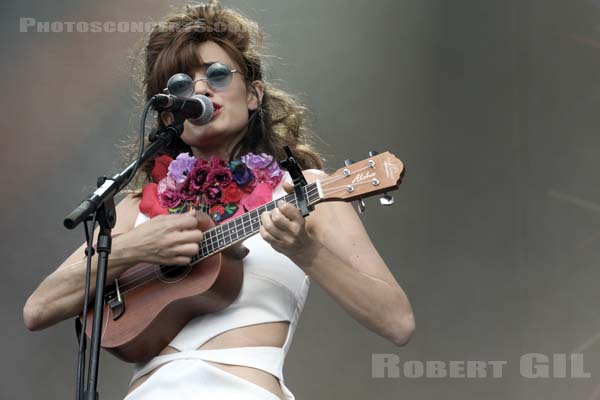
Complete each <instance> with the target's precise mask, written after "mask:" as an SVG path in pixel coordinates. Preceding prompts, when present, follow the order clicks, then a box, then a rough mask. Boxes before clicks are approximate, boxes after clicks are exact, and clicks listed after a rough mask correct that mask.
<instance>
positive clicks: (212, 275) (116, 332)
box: [81, 152, 405, 362]
mask: <svg viewBox="0 0 600 400" xmlns="http://www.w3.org/2000/svg"><path fill="white" fill-rule="evenodd" d="M369 154H370V155H371V157H369V158H368V159H365V160H363V161H360V162H357V163H352V162H351V161H349V160H348V161H346V167H344V168H340V169H338V170H337V171H335V172H334V173H332V174H330V175H328V176H327V177H325V178H322V179H319V180H316V181H315V182H313V183H310V184H307V185H303V186H302V187H301V190H302V191H303V193H304V200H305V202H306V205H307V206H308V207H312V206H314V205H315V204H318V203H321V202H325V201H353V200H357V199H358V200H359V211H360V212H361V213H362V211H364V203H363V201H362V198H363V197H369V196H374V195H376V194H380V193H384V195H383V196H382V198H381V200H380V201H381V204H383V205H390V204H392V203H393V198H392V197H391V196H390V195H388V194H387V193H386V192H388V191H390V190H395V189H397V188H398V186H399V185H400V182H401V179H402V177H403V176H404V172H405V170H404V165H403V163H402V161H400V160H399V159H398V158H396V157H395V156H394V155H393V154H391V153H389V152H385V153H381V154H376V153H375V152H370V153H369ZM297 199H298V198H297V195H296V193H295V192H294V193H290V194H287V195H285V196H283V197H281V198H279V199H277V200H274V201H271V202H269V203H266V204H264V205H262V206H260V207H258V208H256V209H254V210H251V211H248V212H246V213H244V214H242V215H240V216H238V217H236V218H233V219H232V220H229V221H227V222H224V223H222V224H221V225H216V226H215V224H214V222H213V221H212V220H210V219H207V220H206V221H205V222H204V221H203V222H202V223H201V224H200V226H199V228H200V229H201V230H202V231H203V233H204V238H203V239H202V241H201V242H200V251H199V252H198V254H197V255H196V256H194V257H192V262H191V263H190V264H188V265H184V266H179V265H156V264H149V263H140V264H137V265H134V266H133V267H131V268H130V269H128V270H127V271H125V272H124V273H123V274H121V275H120V276H119V277H118V278H117V279H115V280H114V282H113V283H112V284H111V285H107V288H106V294H105V296H104V309H103V320H102V321H103V326H102V338H101V346H102V347H103V348H104V349H105V350H107V351H109V352H110V353H112V354H113V355H115V356H116V357H117V358H119V359H121V360H123V361H126V362H145V361H148V360H150V359H151V358H153V357H155V356H156V355H158V354H159V353H160V352H161V350H163V349H164V348H165V347H166V346H167V345H168V344H169V343H170V342H171V340H172V339H173V338H174V337H175V336H176V335H177V333H178V332H179V331H181V329H183V327H184V326H185V325H186V324H187V323H188V322H189V321H190V320H192V319H193V318H195V317H197V316H199V315H203V314H208V313H213V312H216V311H219V310H222V309H224V308H225V307H227V306H228V305H230V304H231V303H232V302H233V301H234V300H235V299H236V298H237V296H238V295H239V292H240V289H241V286H242V281H243V262H242V258H243V256H242V257H240V256H237V257H236V256H234V255H233V254H232V253H234V252H231V251H224V250H227V249H229V250H231V249H232V248H233V246H235V245H237V244H238V243H240V242H241V241H243V240H245V239H247V238H249V237H250V236H253V235H255V234H256V233H258V232H259V230H260V226H261V220H260V215H261V214H262V213H263V212H265V211H271V210H273V209H274V208H276V204H277V202H278V201H279V200H284V201H286V202H288V203H291V204H293V205H295V206H296V207H298V201H297ZM81 318H83V316H82V317H81ZM86 318H87V323H86V334H87V336H88V338H89V337H90V336H91V329H92V319H93V309H91V308H90V309H88V313H87V316H86Z"/></svg>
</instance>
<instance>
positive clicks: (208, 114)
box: [192, 94, 215, 125]
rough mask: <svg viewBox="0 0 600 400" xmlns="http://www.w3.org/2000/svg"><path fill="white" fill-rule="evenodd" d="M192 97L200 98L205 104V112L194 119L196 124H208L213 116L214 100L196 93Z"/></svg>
mask: <svg viewBox="0 0 600 400" xmlns="http://www.w3.org/2000/svg"><path fill="white" fill-rule="evenodd" d="M192 99H195V100H199V101H200V102H201V103H202V104H203V105H204V112H203V113H202V115H201V116H200V117H199V118H196V119H194V123H195V124H196V125H204V124H208V123H209V122H210V120H211V119H212V117H213V113H214V112H215V108H214V107H213V104H212V101H210V99H209V98H208V97H206V96H204V95H202V94H195V95H193V96H192Z"/></svg>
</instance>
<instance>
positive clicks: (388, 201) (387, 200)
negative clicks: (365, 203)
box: [379, 193, 394, 206]
mask: <svg viewBox="0 0 600 400" xmlns="http://www.w3.org/2000/svg"><path fill="white" fill-rule="evenodd" d="M379 203H381V205H382V206H391V205H392V204H394V198H393V197H392V196H390V195H389V194H387V193H384V194H383V195H382V196H381V197H380V198H379Z"/></svg>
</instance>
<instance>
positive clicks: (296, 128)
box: [128, 0, 323, 191]
mask: <svg viewBox="0 0 600 400" xmlns="http://www.w3.org/2000/svg"><path fill="white" fill-rule="evenodd" d="M263 40H264V33H263V32H262V30H261V29H260V28H259V26H258V25H257V23H256V22H254V21H252V20H250V19H248V18H247V17H245V16H243V15H241V14H240V13H238V12H237V11H235V10H232V9H229V8H223V7H221V5H220V4H219V3H218V1H216V0H211V1H210V2H209V3H208V4H199V5H186V6H185V7H184V9H183V10H181V11H179V12H175V13H173V14H170V15H168V16H167V17H166V18H164V19H163V21H162V22H160V23H158V24H156V25H155V26H154V28H153V29H152V31H151V33H150V35H149V38H148V40H147V44H146V46H145V48H144V50H143V60H144V61H145V63H144V66H143V87H142V90H143V97H144V100H145V101H148V100H149V99H150V98H151V97H152V96H154V95H155V94H157V93H160V92H161V91H162V89H163V88H165V87H166V84H167V80H168V79H169V77H171V76H172V75H174V74H176V73H179V72H183V73H186V74H188V75H192V74H193V71H195V70H197V69H198V68H200V67H201V60H199V57H198V55H197V47H198V46H199V45H200V44H202V43H203V42H206V41H213V42H216V43H217V44H219V45H220V46H221V47H222V48H223V50H225V51H226V52H227V54H228V55H229V56H230V57H232V59H233V60H234V61H235V62H236V63H237V64H238V65H240V69H241V72H242V75H243V76H244V79H245V82H246V87H247V88H248V89H249V90H255V89H254V87H253V86H252V85H251V84H250V83H251V82H252V81H255V80H260V81H262V83H263V85H264V95H263V98H262V103H261V105H260V106H259V108H258V109H257V110H254V111H252V113H251V115H250V117H249V119H248V127H247V128H248V129H247V133H246V134H245V135H244V136H243V137H242V139H241V140H240V141H239V142H238V143H236V144H235V145H234V147H233V151H232V152H231V153H230V155H229V156H230V160H234V159H236V158H238V157H239V156H241V155H243V154H246V153H248V152H253V153H262V152H264V153H268V154H271V155H273V156H274V157H275V159H277V160H281V159H283V158H285V152H284V150H283V146H284V145H287V146H289V147H290V149H291V150H292V152H293V153H294V155H295V157H296V159H297V160H298V163H299V164H300V166H301V167H302V168H303V169H306V168H318V169H323V161H322V159H321V156H320V155H319V154H318V153H317V152H316V151H315V150H314V148H313V146H312V145H311V142H312V140H313V139H314V138H315V135H314V133H313V132H312V131H311V130H310V129H309V128H308V127H307V126H306V124H305V116H306V111H307V109H306V107H305V106H304V105H302V103H301V102H300V101H299V100H298V99H296V98H295V97H294V96H291V95H290V94H288V93H286V92H284V91H282V90H280V89H277V88H276V87H274V86H273V85H272V84H270V83H269V82H266V81H265V79H264V71H263V58H264V55H263V54H262V53H261V50H262V47H263ZM156 126H157V127H158V128H161V127H164V124H163V121H162V119H161V118H160V115H158V114H157V115H156ZM136 147H137V146H136V145H135V143H132V144H130V146H129V150H128V152H130V153H132V150H133V149H134V148H136ZM190 151H191V149H190V147H189V146H188V145H187V144H185V143H184V142H183V141H182V140H181V139H179V138H177V139H176V140H175V141H174V142H173V143H172V144H171V145H170V146H169V147H168V148H166V149H165V150H164V151H163V152H162V153H161V154H165V153H166V154H168V155H170V156H171V157H173V158H175V157H176V156H177V155H178V154H179V153H182V152H190ZM153 165H154V161H153V160H149V161H148V162H146V163H144V164H143V165H142V166H141V173H140V174H138V176H137V177H136V180H135V181H134V182H135V183H134V186H135V189H134V190H136V191H138V190H139V189H141V187H143V186H144V185H145V184H146V183H148V182H152V175H151V171H152V167H153Z"/></svg>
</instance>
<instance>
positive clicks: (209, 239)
mask: <svg viewBox="0 0 600 400" xmlns="http://www.w3.org/2000/svg"><path fill="white" fill-rule="evenodd" d="M308 186H309V185H307V188H308ZM306 194H307V197H309V198H310V196H313V195H315V194H318V190H317V189H316V185H311V187H310V188H308V190H306ZM281 199H284V200H286V201H288V202H290V203H292V204H294V203H297V201H296V194H295V193H291V194H288V195H286V196H283V197H281V198H279V199H277V200H275V201H272V202H270V203H267V204H265V205H263V206H261V207H264V208H265V211H266V210H267V209H268V206H269V205H274V204H275V203H276V202H278V201H279V200H281ZM235 221H236V220H234V221H229V223H230V222H235ZM256 221H258V222H259V225H260V223H261V222H260V218H258V219H254V221H253V220H252V219H249V220H248V221H244V220H243V219H242V224H241V225H240V224H238V223H234V226H233V229H222V232H221V233H218V232H217V229H218V228H222V227H223V225H219V226H216V227H213V228H211V229H209V230H208V231H206V232H205V234H206V236H205V239H204V240H203V241H202V242H201V246H200V249H201V252H202V250H208V247H209V246H213V247H215V246H216V247H218V244H219V240H224V239H225V235H228V239H229V240H231V238H232V236H231V235H232V233H233V232H235V233H236V234H237V235H239V233H240V229H239V228H242V229H241V231H242V232H245V231H246V228H250V229H251V228H252V226H253V225H254V224H255V223H256ZM213 232H215V234H212V233H213ZM211 253H216V252H215V251H214V249H213V250H212V251H209V252H208V253H207V254H203V256H202V258H200V259H198V260H196V261H199V260H201V259H203V258H206V257H209V256H211V255H212V254H211ZM189 266H190V264H188V265H186V266H179V265H169V266H166V268H165V269H164V272H165V273H168V272H171V271H173V270H175V269H177V268H186V267H189ZM191 266H192V267H193V265H191ZM156 267H157V265H155V264H148V265H147V266H145V267H142V268H139V269H137V270H135V271H133V272H131V273H129V274H127V275H125V276H121V277H120V278H118V279H120V280H121V279H125V278H131V279H129V280H128V281H127V282H125V283H123V284H122V285H121V286H120V289H121V295H124V294H125V293H127V292H129V291H131V290H134V289H137V288H138V287H140V286H142V285H144V284H146V283H149V282H151V281H153V280H154V279H157V278H159V276H158V274H157V271H156ZM134 275H139V276H137V277H134ZM151 275H152V278H150V279H147V280H144V281H143V282H141V283H139V284H136V282H138V281H140V280H141V279H144V278H146V277H149V276H151ZM132 285H135V286H134V287H131V286H132ZM114 293H115V292H114V290H113V291H111V292H109V293H107V296H108V295H114Z"/></svg>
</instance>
